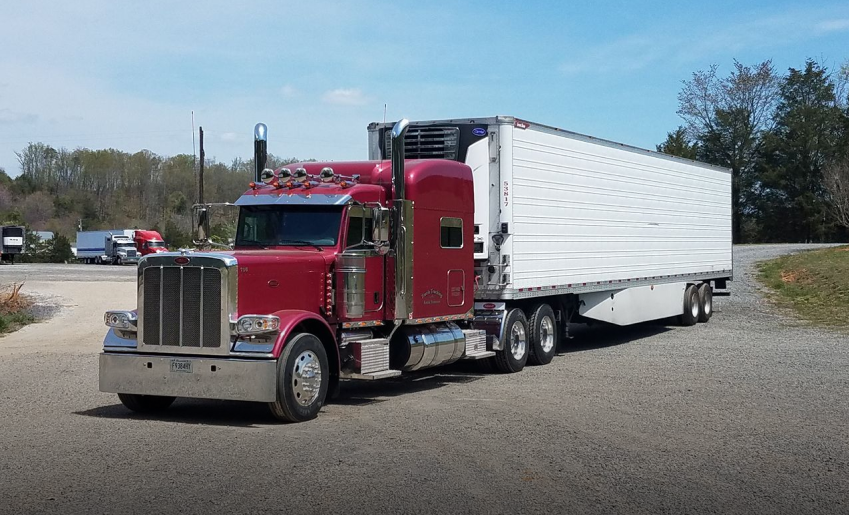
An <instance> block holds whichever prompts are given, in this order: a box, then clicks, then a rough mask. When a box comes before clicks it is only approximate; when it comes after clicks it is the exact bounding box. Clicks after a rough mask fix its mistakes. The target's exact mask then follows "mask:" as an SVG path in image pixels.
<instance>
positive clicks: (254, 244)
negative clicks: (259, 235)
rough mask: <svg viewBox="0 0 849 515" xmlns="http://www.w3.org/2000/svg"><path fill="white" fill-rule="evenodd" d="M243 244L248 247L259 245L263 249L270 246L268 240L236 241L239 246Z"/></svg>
mask: <svg viewBox="0 0 849 515" xmlns="http://www.w3.org/2000/svg"><path fill="white" fill-rule="evenodd" d="M242 245H245V246H247V247H259V248H261V249H267V248H268V244H267V243H266V242H264V241H259V240H239V241H237V242H236V246H237V247H239V246H242Z"/></svg>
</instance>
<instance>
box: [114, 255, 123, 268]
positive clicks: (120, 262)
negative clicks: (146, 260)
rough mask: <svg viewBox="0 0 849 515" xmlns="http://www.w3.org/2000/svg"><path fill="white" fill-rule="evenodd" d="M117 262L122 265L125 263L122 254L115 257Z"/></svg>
mask: <svg viewBox="0 0 849 515" xmlns="http://www.w3.org/2000/svg"><path fill="white" fill-rule="evenodd" d="M115 264H116V265H118V266H121V265H123V264H124V261H123V260H122V259H121V256H118V257H116V258H115Z"/></svg>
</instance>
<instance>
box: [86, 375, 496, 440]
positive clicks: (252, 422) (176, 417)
mask: <svg viewBox="0 0 849 515" xmlns="http://www.w3.org/2000/svg"><path fill="white" fill-rule="evenodd" d="M473 365H474V364H467V363H463V364H459V365H453V366H451V367H444V368H440V369H434V370H439V373H438V374H436V373H433V372H431V373H430V374H426V373H411V374H409V375H405V376H403V377H400V378H397V379H388V380H383V381H374V382H366V381H343V382H342V387H341V389H340V392H339V395H338V396H337V397H335V398H334V399H330V400H328V402H327V403H328V404H338V405H343V406H365V405H369V404H375V403H380V402H387V401H390V400H391V398H392V397H396V396H399V395H406V394H411V393H414V392H421V391H426V390H433V389H436V388H441V387H443V386H446V385H449V384H457V383H469V382H472V381H476V380H478V379H481V378H482V377H484V375H483V374H481V373H477V372H475V370H477V367H474V366H473ZM74 414H76V415H82V416H86V417H95V418H105V419H128V420H132V419H139V420H157V421H161V422H177V423H184V424H193V425H197V424H204V425H211V426H231V427H256V426H259V425H269V424H275V423H278V422H277V421H276V420H275V419H274V418H272V416H271V414H270V413H269V411H268V408H267V407H266V405H265V404H264V403H260V402H239V401H217V400H209V399H183V398H181V399H177V400H176V401H175V402H174V404H172V405H171V407H170V408H168V409H167V410H165V411H162V412H159V413H148V414H137V413H134V412H132V411H130V410H129V409H127V408H125V407H124V405H123V404H120V403H119V404H110V405H107V406H99V407H96V408H92V409H88V410H84V411H77V412H74Z"/></svg>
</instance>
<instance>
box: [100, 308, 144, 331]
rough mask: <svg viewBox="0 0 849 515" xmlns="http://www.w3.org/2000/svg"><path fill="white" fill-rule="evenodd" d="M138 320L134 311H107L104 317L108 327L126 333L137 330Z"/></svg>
mask: <svg viewBox="0 0 849 515" xmlns="http://www.w3.org/2000/svg"><path fill="white" fill-rule="evenodd" d="M137 320H138V318H137V317H136V314H135V313H133V312H132V311H107V312H106V314H104V315H103V322H104V323H105V324H106V325H107V326H108V327H114V328H115V329H122V330H124V331H129V330H135V328H136V322H137Z"/></svg>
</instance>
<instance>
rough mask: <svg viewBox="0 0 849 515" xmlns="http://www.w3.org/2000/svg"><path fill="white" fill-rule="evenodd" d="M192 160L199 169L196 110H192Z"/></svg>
mask: <svg viewBox="0 0 849 515" xmlns="http://www.w3.org/2000/svg"><path fill="white" fill-rule="evenodd" d="M192 158H193V160H194V166H195V167H196V168H197V165H198V156H197V150H195V110H194V109H192Z"/></svg>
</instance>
